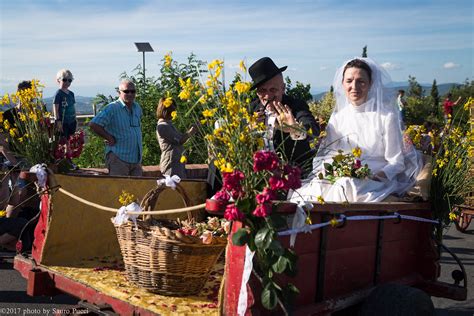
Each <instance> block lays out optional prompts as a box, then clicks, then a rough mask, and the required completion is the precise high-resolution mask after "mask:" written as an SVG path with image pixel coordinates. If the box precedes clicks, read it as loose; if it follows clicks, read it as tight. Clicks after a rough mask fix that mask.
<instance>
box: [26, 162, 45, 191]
mask: <svg viewBox="0 0 474 316" xmlns="http://www.w3.org/2000/svg"><path fill="white" fill-rule="evenodd" d="M30 172H33V173H36V178H37V179H38V185H39V187H40V188H45V187H46V180H47V179H48V173H47V171H46V165H45V164H44V163H41V164H36V165H34V166H33V167H31V168H30Z"/></svg>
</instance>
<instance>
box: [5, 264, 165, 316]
mask: <svg viewBox="0 0 474 316" xmlns="http://www.w3.org/2000/svg"><path fill="white" fill-rule="evenodd" d="M14 268H15V270H17V271H19V272H20V274H21V275H22V276H23V277H24V278H25V279H26V280H27V289H28V290H27V292H28V295H55V294H57V291H60V292H63V293H67V294H69V295H72V296H74V297H77V298H79V299H81V300H86V301H87V302H89V303H92V304H95V305H104V304H107V305H110V306H111V307H112V308H113V310H114V311H115V312H116V313H118V314H119V315H130V316H131V315H141V316H151V315H156V314H155V313H153V312H151V311H149V310H146V309H144V308H140V307H138V306H134V305H131V304H129V303H127V302H125V301H122V300H120V299H118V298H114V297H112V296H110V295H106V294H104V293H102V292H100V291H97V290H95V289H93V288H91V287H89V286H87V285H85V284H82V283H80V282H78V281H75V280H72V279H70V278H68V277H66V276H63V275H61V274H59V273H57V272H54V271H51V270H50V269H48V268H46V267H44V266H36V265H35V264H34V261H33V260H30V259H28V258H25V257H24V256H22V255H17V256H16V257H15V261H14ZM35 274H36V275H35ZM38 275H39V276H41V280H38V281H40V282H35V280H34V279H35V277H36V276H38Z"/></svg>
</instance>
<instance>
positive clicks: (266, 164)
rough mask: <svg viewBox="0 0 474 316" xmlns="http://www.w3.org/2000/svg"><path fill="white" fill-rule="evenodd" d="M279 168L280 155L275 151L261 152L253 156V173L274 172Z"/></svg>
mask: <svg viewBox="0 0 474 316" xmlns="http://www.w3.org/2000/svg"><path fill="white" fill-rule="evenodd" d="M278 167H279V159H278V155H277V154H276V153H275V152H273V151H265V150H260V151H257V152H256V153H255V154H254V155H253V171H255V172H259V171H262V170H268V171H272V170H275V169H277V168H278Z"/></svg>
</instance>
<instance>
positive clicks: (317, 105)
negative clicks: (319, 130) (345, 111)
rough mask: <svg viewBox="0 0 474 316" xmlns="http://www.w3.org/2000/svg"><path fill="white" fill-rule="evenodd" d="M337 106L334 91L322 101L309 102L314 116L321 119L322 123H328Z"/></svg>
mask: <svg viewBox="0 0 474 316" xmlns="http://www.w3.org/2000/svg"><path fill="white" fill-rule="evenodd" d="M335 106H336V98H335V97H334V93H333V92H331V91H329V92H328V93H326V94H325V95H324V97H323V98H322V99H321V100H320V101H316V102H311V103H309V110H310V111H311V113H312V114H313V115H314V117H316V118H317V119H319V122H320V123H322V124H326V123H327V122H328V121H329V118H330V117H331V114H332V111H333V109H334V107H335Z"/></svg>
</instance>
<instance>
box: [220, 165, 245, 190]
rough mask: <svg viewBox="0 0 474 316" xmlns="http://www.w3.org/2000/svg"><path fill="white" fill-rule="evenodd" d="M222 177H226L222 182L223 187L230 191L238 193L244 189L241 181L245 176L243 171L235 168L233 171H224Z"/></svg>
mask: <svg viewBox="0 0 474 316" xmlns="http://www.w3.org/2000/svg"><path fill="white" fill-rule="evenodd" d="M222 177H223V178H224V183H223V184H222V187H223V189H225V190H227V191H229V192H232V191H236V192H235V193H236V194H237V195H238V193H239V192H240V191H242V184H241V182H242V180H243V179H244V178H245V176H244V174H243V173H242V171H239V170H234V171H233V172H224V173H223V174H222ZM232 195H234V194H232Z"/></svg>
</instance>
